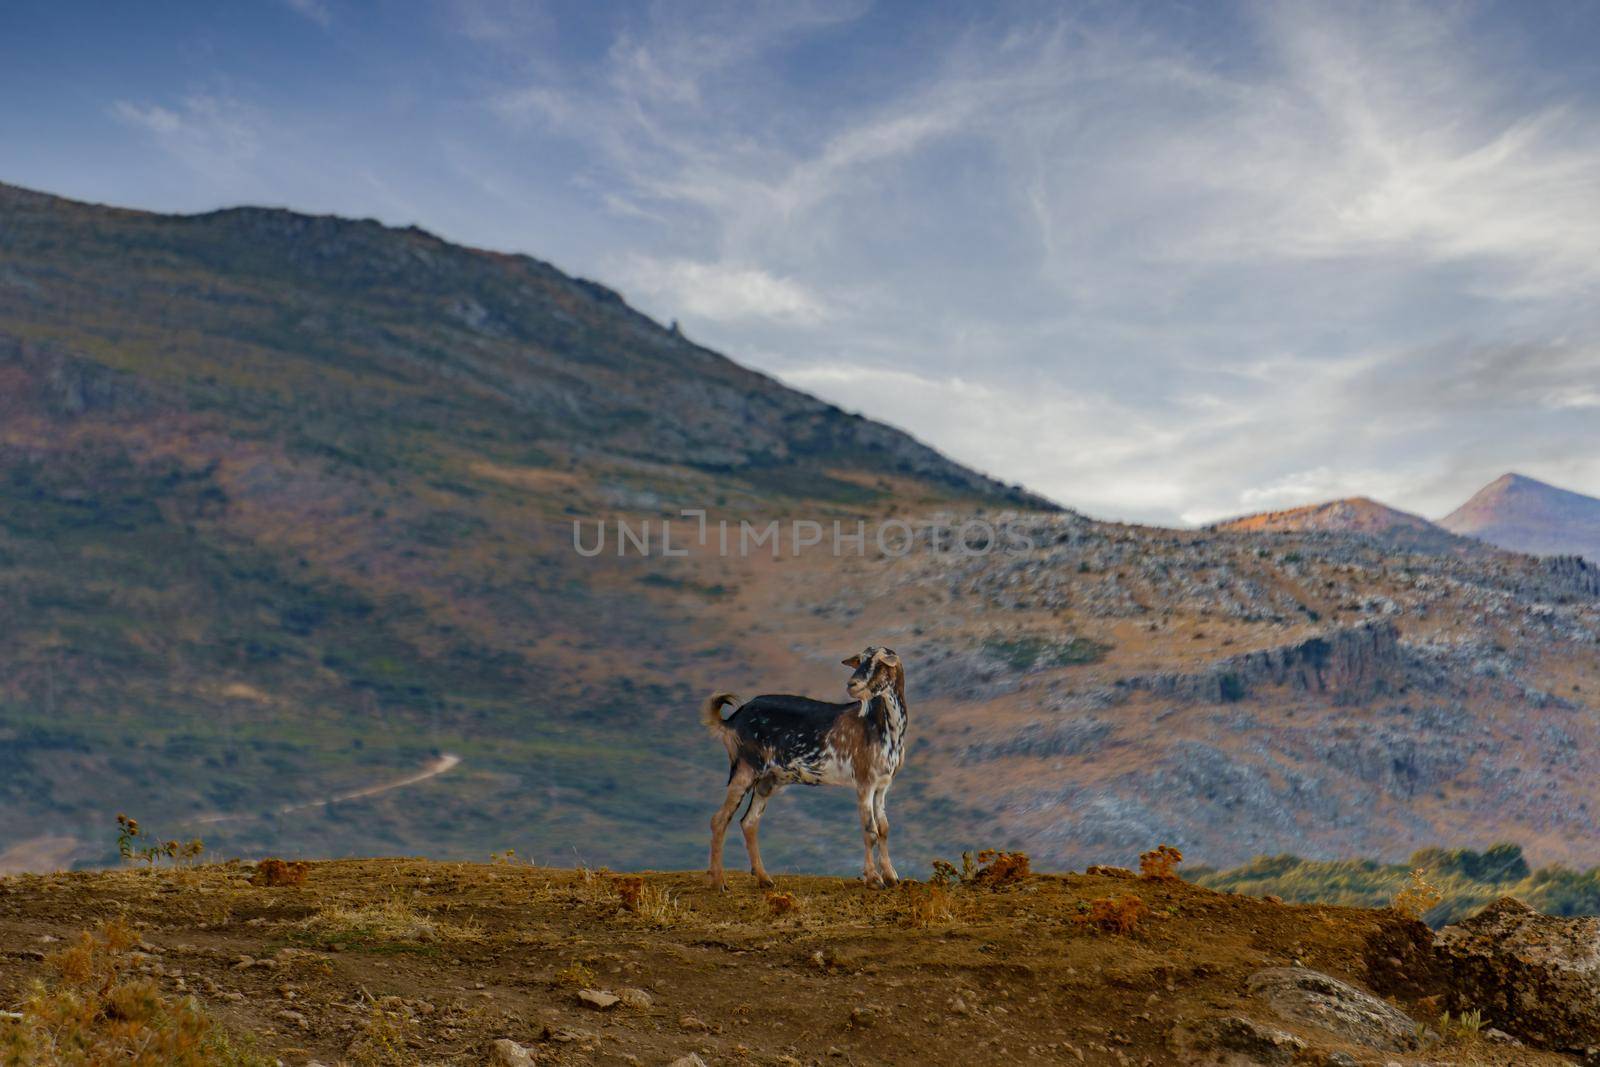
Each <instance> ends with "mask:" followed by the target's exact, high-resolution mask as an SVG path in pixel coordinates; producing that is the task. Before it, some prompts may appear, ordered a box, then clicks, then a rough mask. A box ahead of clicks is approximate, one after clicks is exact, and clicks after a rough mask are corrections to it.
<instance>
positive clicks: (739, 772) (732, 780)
mask: <svg viewBox="0 0 1600 1067" xmlns="http://www.w3.org/2000/svg"><path fill="white" fill-rule="evenodd" d="M755 780H756V771H755V768H754V767H752V766H750V765H749V764H748V763H745V762H744V761H742V760H740V761H738V762H736V763H735V764H734V765H733V767H732V768H731V769H730V770H729V773H728V794H727V796H725V797H723V798H722V807H720V808H718V809H717V813H716V814H715V815H713V816H711V860H710V862H709V863H708V864H707V865H706V881H707V882H708V883H710V885H711V888H712V889H727V888H728V884H727V879H726V878H724V876H723V873H722V839H723V837H724V835H726V834H727V832H728V823H730V822H732V821H733V813H734V812H736V811H738V810H739V804H740V802H741V801H743V800H744V795H745V794H746V793H748V792H750V786H751V784H752V783H754V782H755Z"/></svg>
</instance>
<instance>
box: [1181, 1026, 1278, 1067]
mask: <svg viewBox="0 0 1600 1067" xmlns="http://www.w3.org/2000/svg"><path fill="white" fill-rule="evenodd" d="M1173 1044H1174V1045H1175V1046H1176V1051H1177V1052H1178V1053H1179V1054H1180V1055H1182V1056H1183V1057H1184V1059H1183V1060H1182V1061H1181V1062H1183V1063H1185V1064H1192V1065H1193V1067H1201V1065H1205V1067H1288V1065H1289V1064H1292V1063H1294V1061H1295V1057H1297V1056H1299V1055H1301V1054H1302V1053H1304V1052H1305V1050H1306V1043H1305V1042H1304V1041H1302V1040H1300V1039H1299V1038H1298V1037H1295V1036H1294V1035H1293V1034H1291V1033H1287V1032H1285V1031H1283V1030H1279V1029H1276V1028H1274V1027H1271V1026H1264V1025H1262V1024H1261V1023H1258V1022H1256V1021H1255V1020H1253V1019H1247V1018H1245V1017H1244V1016H1242V1015H1226V1016H1222V1017H1220V1018H1215V1019H1200V1020H1193V1021H1190V1022H1186V1023H1184V1024H1182V1025H1180V1026H1179V1027H1177V1029H1175V1030H1174V1031H1173Z"/></svg>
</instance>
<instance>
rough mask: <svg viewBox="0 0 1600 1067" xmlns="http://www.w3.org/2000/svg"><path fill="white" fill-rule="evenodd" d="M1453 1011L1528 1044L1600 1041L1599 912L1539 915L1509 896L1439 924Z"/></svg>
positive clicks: (1438, 945) (1570, 1045)
mask: <svg viewBox="0 0 1600 1067" xmlns="http://www.w3.org/2000/svg"><path fill="white" fill-rule="evenodd" d="M1434 945H1435V952H1436V953H1437V954H1438V956H1439V959H1440V963H1441V965H1442V966H1443V968H1444V969H1445V972H1446V974H1448V975H1449V978H1448V982H1449V991H1448V993H1447V999H1448V1001H1449V1007H1450V1009H1451V1010H1452V1011H1472V1010H1474V1009H1477V1010H1479V1011H1481V1012H1483V1015H1484V1018H1485V1020H1486V1021H1487V1022H1489V1023H1492V1024H1493V1025H1494V1026H1496V1027H1499V1028H1500V1029H1502V1030H1506V1031H1509V1032H1510V1033H1513V1034H1515V1035H1516V1036H1518V1037H1520V1038H1522V1039H1523V1040H1525V1041H1528V1042H1529V1043H1531V1044H1534V1045H1540V1046H1543V1047H1545V1048H1552V1049H1585V1048H1588V1047H1590V1046H1592V1045H1600V918H1593V917H1585V918H1573V919H1563V918H1558V917H1555V916H1549V915H1541V914H1539V913H1538V912H1536V911H1534V910H1533V909H1532V908H1530V907H1529V906H1528V905H1526V904H1524V903H1523V902H1522V901H1520V900H1516V899H1514V898H1512V897H1502V898H1501V899H1499V900H1497V901H1495V902H1494V903H1493V904H1490V905H1489V906H1488V907H1486V908H1484V909H1483V910H1482V911H1480V912H1479V913H1478V914H1477V915H1474V916H1473V917H1472V918H1470V919H1467V920H1466V921H1464V922H1461V923H1457V924H1455V925H1453V926H1447V927H1445V928H1444V929H1443V930H1441V931H1439V935H1438V937H1437V939H1436V940H1435V942H1434Z"/></svg>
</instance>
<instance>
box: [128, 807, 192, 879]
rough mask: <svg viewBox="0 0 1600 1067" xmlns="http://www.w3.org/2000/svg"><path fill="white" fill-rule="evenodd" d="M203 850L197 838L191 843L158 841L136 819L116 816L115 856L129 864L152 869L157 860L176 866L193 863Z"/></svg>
mask: <svg viewBox="0 0 1600 1067" xmlns="http://www.w3.org/2000/svg"><path fill="white" fill-rule="evenodd" d="M205 850H206V846H205V842H204V841H201V840H200V839H199V838H198V837H197V838H195V839H193V840H192V841H159V840H157V839H155V838H154V837H152V836H151V835H150V834H148V833H146V832H145V830H144V828H143V827H141V826H140V825H139V820H138V819H130V818H129V817H128V816H126V815H122V814H119V815H118V816H117V854H118V855H120V856H121V857H122V858H123V859H124V860H128V861H129V862H134V861H137V862H139V863H144V864H148V865H149V866H151V867H154V866H155V865H156V861H157V860H160V859H167V860H171V861H172V863H173V865H174V866H176V865H177V864H179V863H193V862H194V861H196V860H198V859H199V858H200V856H201V854H202V853H204V852H205Z"/></svg>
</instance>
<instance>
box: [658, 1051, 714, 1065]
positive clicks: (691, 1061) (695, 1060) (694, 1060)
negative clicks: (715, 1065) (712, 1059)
mask: <svg viewBox="0 0 1600 1067" xmlns="http://www.w3.org/2000/svg"><path fill="white" fill-rule="evenodd" d="M667 1067H706V1061H705V1060H703V1059H701V1058H700V1057H699V1056H697V1055H695V1054H694V1053H693V1052H690V1053H686V1054H685V1055H682V1056H679V1057H678V1058H677V1059H675V1060H673V1061H672V1062H671V1063H669V1064H667Z"/></svg>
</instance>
